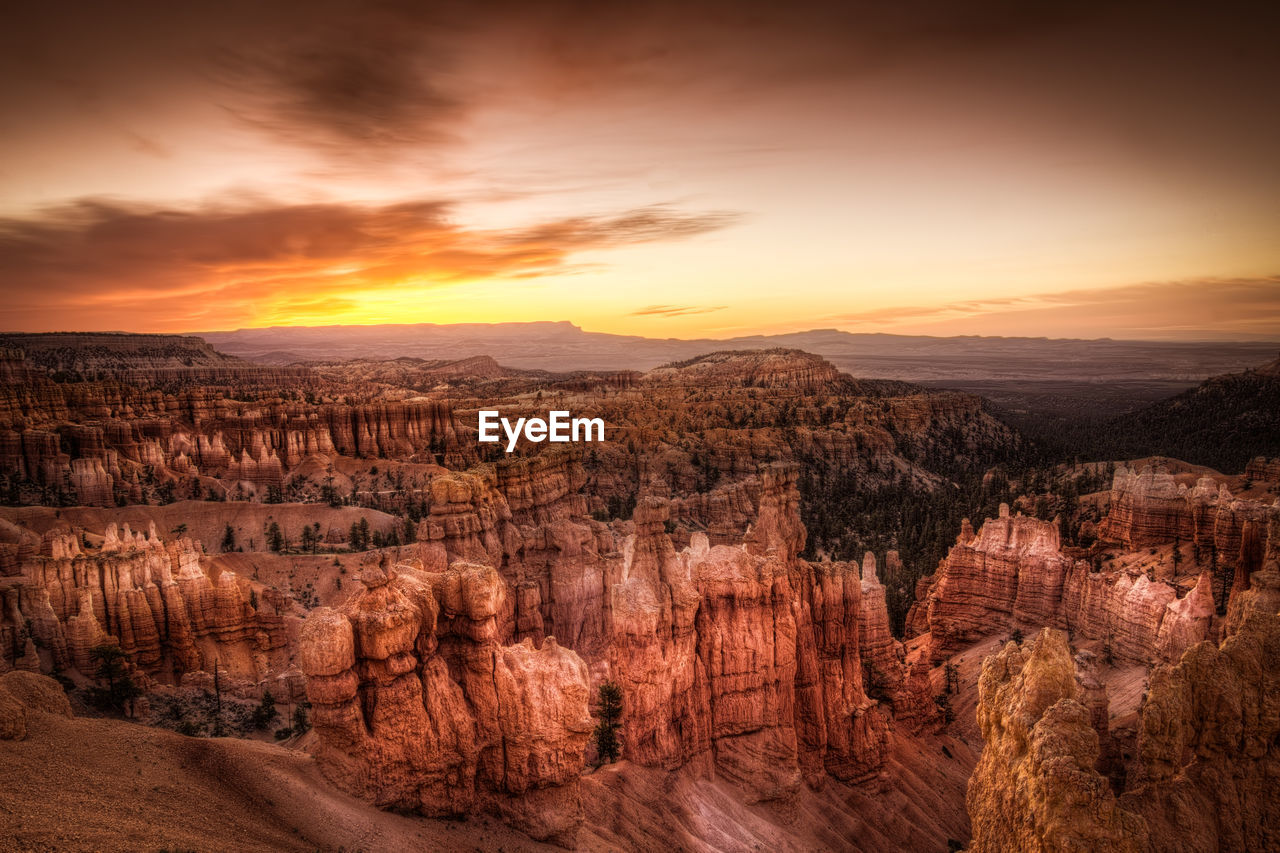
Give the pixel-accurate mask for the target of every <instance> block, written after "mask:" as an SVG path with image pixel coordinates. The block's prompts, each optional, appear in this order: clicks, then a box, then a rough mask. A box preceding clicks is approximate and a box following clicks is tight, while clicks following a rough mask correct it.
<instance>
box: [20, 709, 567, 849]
mask: <svg viewBox="0 0 1280 853" xmlns="http://www.w3.org/2000/svg"><path fill="white" fill-rule="evenodd" d="M555 849H557V848H554V847H547V846H545V845H541V844H536V843H534V842H532V841H530V840H529V839H528V838H527V837H526V836H524V835H521V834H519V833H517V832H515V831H513V830H511V829H509V828H507V827H506V826H504V825H502V824H501V823H498V822H496V821H494V820H492V819H490V818H485V817H473V818H470V819H469V820H466V821H445V820H427V819H423V818H416V817H406V816H401V815H397V814H392V813H388V812H382V811H379V810H377V809H374V808H371V807H370V806H368V805H366V804H364V803H362V802H360V801H358V800H356V799H354V798H352V797H349V796H347V795H346V794H343V793H341V792H340V791H338V790H336V789H334V788H333V787H332V786H331V785H329V784H328V783H327V782H326V781H325V780H324V778H323V777H322V776H321V775H320V772H319V770H318V769H317V767H316V765H315V762H314V761H313V760H312V759H311V758H310V757H309V756H307V755H305V754H303V753H301V752H297V751H293V750H288V749H285V748H282V747H279V746H276V745H273V744H265V743H257V742H253V741H242V740H233V739H227V738H216V739H203V738H188V737H183V736H181V735H177V734H173V733H171V732H166V731H162V730H159V729H153V728H148V727H145V726H140V725H135V724H130V723H125V722H120V721H116V720H99V719H81V718H77V719H70V720H69V719H64V718H61V717H55V716H50V715H47V714H39V713H34V712H33V713H31V714H30V718H29V721H28V735H27V738H26V739H25V740H22V741H0V850H6V851H10V850H12V851H100V853H124V851H129V853H159V851H162V850H174V851H188V850H191V851H200V853H221V852H222V851H228V853H230V851H259V850H261V851H268V850H270V851H316V850H324V851H339V850H341V851H348V853H353V851H367V853H382V852H383V851H388V853H394V851H411V850H414V851H416V850H459V851H472V850H475V851H481V850H484V851H496V850H504V851H534V850H544V851H545V850H555Z"/></svg>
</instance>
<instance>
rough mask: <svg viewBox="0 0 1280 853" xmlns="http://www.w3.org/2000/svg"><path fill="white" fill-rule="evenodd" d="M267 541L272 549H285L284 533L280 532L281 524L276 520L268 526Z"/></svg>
mask: <svg viewBox="0 0 1280 853" xmlns="http://www.w3.org/2000/svg"><path fill="white" fill-rule="evenodd" d="M267 542H268V543H269V546H270V548H271V550H272V551H283V550H284V534H282V533H281V532H280V525H279V524H278V523H276V522H274V521H273V522H271V526H270V527H269V528H267Z"/></svg>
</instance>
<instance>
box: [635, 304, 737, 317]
mask: <svg viewBox="0 0 1280 853" xmlns="http://www.w3.org/2000/svg"><path fill="white" fill-rule="evenodd" d="M728 307H729V306H728V305H649V306H647V307H645V308H641V309H639V310H637V311H632V312H631V316H632V317H687V316H689V315H690V314H710V313H712V312H714V311H723V310H724V309H726V308H728Z"/></svg>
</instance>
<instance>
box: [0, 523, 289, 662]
mask: <svg viewBox="0 0 1280 853" xmlns="http://www.w3.org/2000/svg"><path fill="white" fill-rule="evenodd" d="M0 593H2V595H3V600H4V613H3V615H2V616H0V666H4V667H6V668H7V667H14V666H17V667H22V666H23V665H24V664H23V659H24V657H25V658H26V659H27V660H28V661H30V659H31V658H30V650H29V649H28V648H27V647H28V646H30V645H34V646H35V647H37V648H39V649H41V650H43V652H44V658H43V659H41V658H40V657H39V656H37V659H36V668H39V669H44V670H45V671H49V670H50V669H69V668H72V667H74V668H76V669H78V670H79V671H80V672H81V673H83V674H86V675H92V673H93V672H94V669H95V666H94V662H93V659H92V656H91V651H92V649H93V647H94V646H96V645H99V644H101V643H103V642H111V641H114V642H117V643H118V644H119V645H120V647H121V649H122V650H123V651H124V652H125V654H126V655H127V656H128V658H129V660H130V662H131V663H132V664H133V666H135V667H136V668H137V670H138V671H139V672H141V673H145V674H146V675H148V676H152V677H155V678H157V679H160V680H163V681H166V682H168V683H177V682H178V681H179V680H180V679H181V677H182V675H183V674H184V673H187V672H194V671H197V670H209V671H211V669H212V665H213V659H214V658H215V657H220V659H221V661H222V666H223V668H225V669H228V670H229V671H231V672H232V674H234V675H235V676H237V677H247V678H252V679H253V680H255V681H256V680H257V679H259V678H261V677H262V676H263V675H265V672H266V669H267V660H266V658H267V653H268V652H270V651H271V650H273V649H278V648H280V647H281V646H283V645H284V643H285V642H286V638H285V632H284V617H283V614H282V613H281V612H279V611H278V610H277V609H276V607H274V606H273V605H272V604H271V598H270V597H269V596H265V595H264V597H263V600H262V601H261V602H260V606H259V609H256V610H255V609H254V608H253V607H252V606H251V605H250V601H249V592H248V587H247V586H242V584H241V582H240V580H239V579H238V578H237V577H236V576H235V575H234V574H233V573H231V572H226V571H224V572H221V573H220V574H219V575H218V576H217V578H216V579H214V578H210V577H209V575H208V574H206V573H205V571H204V569H203V568H202V562H201V551H200V547H199V544H198V543H196V542H193V541H192V540H190V539H187V538H181V539H178V540H176V541H172V542H163V541H161V540H160V537H159V536H158V535H157V533H156V530H155V527H154V525H152V527H151V529H150V530H149V531H148V532H147V533H145V534H144V533H141V532H137V533H135V532H133V531H131V530H130V529H129V525H127V524H126V525H125V526H124V529H123V531H122V532H121V531H118V530H117V528H116V526H115V525H114V524H112V525H110V526H109V527H108V528H107V530H106V536H105V537H104V540H103V542H102V544H101V547H99V548H96V549H90V550H87V551H86V550H82V547H81V543H80V541H79V539H78V538H77V537H76V536H74V535H69V534H66V533H57V532H51V533H50V534H47V535H46V536H45V537H44V538H43V540H42V542H41V545H40V549H39V552H38V553H32V552H31V551H30V549H29V546H28V549H27V550H26V552H25V553H22V555H21V558H20V560H19V563H18V574H16V575H11V576H9V577H5V578H0ZM28 668H29V667H28Z"/></svg>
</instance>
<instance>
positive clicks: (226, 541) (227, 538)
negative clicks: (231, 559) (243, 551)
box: [222, 524, 236, 553]
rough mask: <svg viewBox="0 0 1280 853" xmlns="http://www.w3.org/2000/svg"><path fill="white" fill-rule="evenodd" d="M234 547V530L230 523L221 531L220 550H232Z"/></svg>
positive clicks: (224, 551)
mask: <svg viewBox="0 0 1280 853" xmlns="http://www.w3.org/2000/svg"><path fill="white" fill-rule="evenodd" d="M235 549H236V531H235V528H233V527H232V526H231V525H230V524H228V525H227V529H226V530H224V531H222V551H223V553H226V552H227V551H234V550H235Z"/></svg>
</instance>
